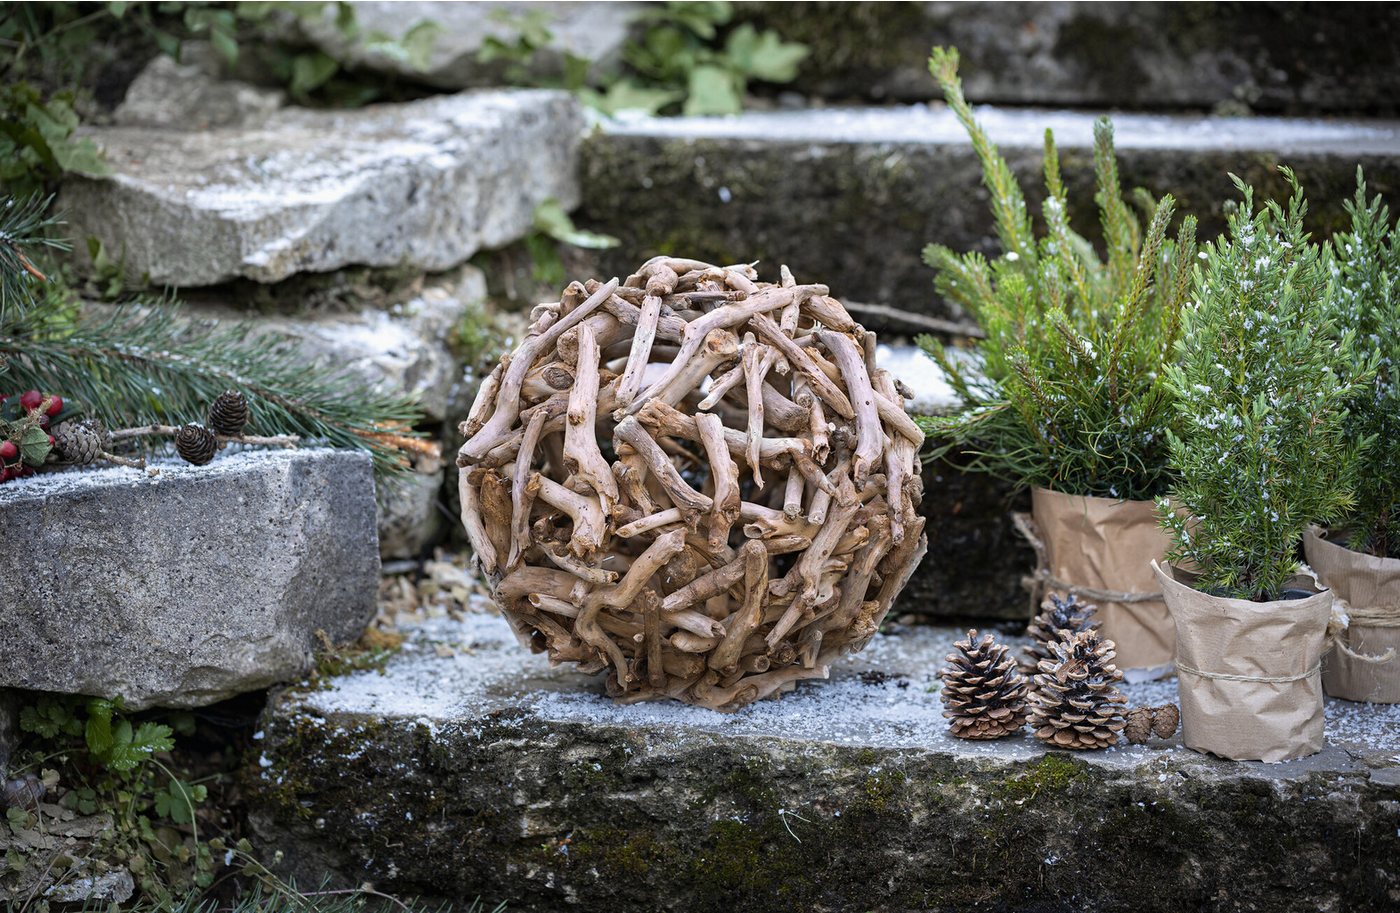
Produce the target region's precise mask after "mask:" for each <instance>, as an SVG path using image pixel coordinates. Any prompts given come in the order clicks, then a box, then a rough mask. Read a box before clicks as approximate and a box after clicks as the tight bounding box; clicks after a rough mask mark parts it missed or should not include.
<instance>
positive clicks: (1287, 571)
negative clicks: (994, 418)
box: [1158, 169, 1372, 601]
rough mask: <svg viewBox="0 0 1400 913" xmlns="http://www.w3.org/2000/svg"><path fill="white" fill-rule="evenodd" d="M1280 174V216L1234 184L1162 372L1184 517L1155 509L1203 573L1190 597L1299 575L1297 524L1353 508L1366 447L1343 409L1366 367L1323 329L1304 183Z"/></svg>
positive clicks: (1256, 588) (1185, 557) (1259, 590)
mask: <svg viewBox="0 0 1400 913" xmlns="http://www.w3.org/2000/svg"><path fill="white" fill-rule="evenodd" d="M1280 170H1281V172H1282V173H1283V175H1284V177H1285V178H1286V179H1287V180H1288V182H1289V184H1290V186H1291V187H1292V188H1293V192H1292V195H1291V196H1290V198H1289V200H1288V204H1287V207H1286V208H1285V207H1284V206H1282V205H1280V204H1279V203H1278V202H1277V201H1270V202H1269V203H1268V204H1266V205H1265V206H1263V207H1258V208H1256V206H1255V203H1254V192H1253V190H1252V189H1251V188H1250V187H1248V186H1246V185H1245V184H1244V182H1243V181H1241V180H1240V179H1239V178H1234V182H1235V186H1236V187H1238V188H1239V190H1240V192H1241V194H1243V201H1242V202H1241V203H1240V205H1239V206H1238V207H1237V208H1236V209H1235V211H1234V212H1233V213H1231V214H1230V215H1229V217H1228V231H1227V233H1226V235H1224V236H1222V237H1221V238H1219V239H1218V240H1217V241H1216V242H1215V243H1214V244H1212V245H1209V246H1208V247H1207V250H1206V254H1205V257H1206V260H1205V263H1204V265H1203V266H1202V267H1201V268H1199V269H1198V270H1197V272H1196V277H1195V283H1194V299H1193V301H1192V303H1191V305H1190V306H1189V307H1188V308H1186V311H1185V314H1184V319H1183V324H1182V334H1181V339H1180V340H1179V341H1178V343H1177V352H1178V356H1179V362H1178V363H1177V364H1174V365H1171V366H1169V367H1168V368H1167V372H1168V377H1169V382H1170V384H1171V387H1172V390H1173V392H1174V393H1175V396H1176V404H1177V412H1178V416H1179V419H1180V432H1179V433H1176V434H1173V435H1172V438H1171V451H1172V459H1173V462H1174V463H1175V464H1176V466H1177V468H1178V470H1179V472H1180V481H1179V482H1178V484H1177V486H1176V487H1175V489H1174V491H1173V495H1174V497H1175V499H1176V501H1177V502H1178V504H1179V505H1181V506H1182V507H1185V508H1186V510H1185V512H1183V513H1178V512H1177V511H1175V510H1173V509H1172V507H1171V505H1169V504H1168V502H1167V501H1166V499H1162V500H1160V501H1159V505H1158V506H1159V508H1160V512H1161V516H1162V522H1163V524H1164V525H1165V526H1166V527H1167V529H1168V530H1169V531H1170V532H1171V534H1172V537H1173V539H1174V543H1175V544H1174V547H1173V549H1172V551H1171V552H1170V553H1169V555H1168V558H1169V560H1171V561H1173V562H1175V563H1177V564H1178V565H1181V564H1186V565H1188V566H1192V567H1193V568H1194V569H1195V570H1197V571H1199V573H1200V577H1199V579H1198V581H1197V584H1196V585H1197V587H1198V588H1199V589H1201V590H1202V591H1204V592H1208V593H1212V594H1214V595H1218V596H1228V597H1234V598H1240V599H1255V600H1260V601H1268V600H1273V599H1277V598H1279V597H1280V594H1281V592H1282V591H1283V589H1284V588H1285V585H1286V583H1287V581H1288V579H1289V578H1290V577H1291V576H1293V575H1294V574H1295V573H1296V572H1297V569H1298V564H1297V560H1296V558H1295V554H1296V549H1297V545H1298V542H1299V540H1300V539H1301V537H1302V534H1303V531H1304V530H1305V529H1306V527H1307V525H1308V524H1309V523H1312V522H1320V521H1331V520H1335V519H1337V518H1339V517H1341V516H1342V515H1343V514H1344V513H1345V512H1346V511H1347V509H1348V508H1350V507H1351V506H1352V503H1353V501H1352V487H1353V484H1354V482H1355V474H1356V466H1357V457H1358V455H1359V454H1360V453H1361V452H1362V450H1363V449H1364V447H1365V446H1366V445H1367V443H1368V440H1367V439H1364V438H1361V439H1358V438H1355V437H1353V436H1352V435H1351V433H1350V431H1349V427H1348V415H1347V405H1348V402H1349V401H1350V400H1351V399H1352V397H1353V396H1354V395H1355V393H1356V390H1357V388H1358V385H1359V383H1360V382H1362V381H1364V380H1365V379H1366V377H1367V376H1368V374H1369V372H1370V371H1371V369H1372V364H1370V363H1368V362H1366V361H1365V360H1358V358H1357V356H1356V355H1355V354H1354V352H1353V350H1352V349H1353V335H1354V334H1353V332H1352V331H1351V330H1350V329H1347V330H1345V331H1338V330H1337V329H1336V328H1335V327H1334V326H1333V324H1332V320H1331V314H1330V309H1331V307H1332V303H1331V296H1332V294H1333V292H1332V285H1331V277H1330V276H1329V275H1328V273H1329V270H1328V266H1327V261H1326V259H1325V257H1324V256H1323V254H1322V252H1321V250H1320V249H1319V248H1318V247H1317V245H1315V244H1313V243H1312V242H1311V241H1310V240H1309V236H1308V234H1307V232H1305V231H1304V230H1303V218H1304V215H1305V214H1306V212H1307V203H1306V201H1305V199H1304V196H1303V192H1302V190H1301V188H1300V187H1299V186H1298V183H1297V181H1296V179H1295V178H1294V176H1293V174H1292V172H1291V171H1288V170H1287V169H1280Z"/></svg>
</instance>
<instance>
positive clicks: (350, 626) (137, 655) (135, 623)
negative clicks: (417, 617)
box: [0, 449, 379, 709]
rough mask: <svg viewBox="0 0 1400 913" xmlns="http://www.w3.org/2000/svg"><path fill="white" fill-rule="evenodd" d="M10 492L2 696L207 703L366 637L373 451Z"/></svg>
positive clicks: (45, 479)
mask: <svg viewBox="0 0 1400 913" xmlns="http://www.w3.org/2000/svg"><path fill="white" fill-rule="evenodd" d="M157 468H158V469H159V472H158V474H150V473H149V472H143V471H141V470H136V469H121V468H109V469H100V470H91V471H85V472H72V473H53V474H46V475H40V476H35V477H33V478H30V479H22V480H19V481H12V482H10V483H7V484H6V485H3V486H0V541H3V542H5V543H6V547H7V549H9V550H10V553H11V554H12V555H17V556H18V555H22V556H24V557H23V560H13V561H8V562H5V563H4V565H3V566H0V629H3V630H4V631H5V636H4V637H3V638H0V688H5V687H11V688H25V689H31V690H38V691H55V692H65V693H73V694H90V695H95V696H99V697H108V698H115V697H121V698H122V699H123V700H124V701H125V702H126V705H127V706H128V707H131V708H136V709H139V708H142V707H149V706H154V705H160V706H168V707H193V706H200V705H203V704H210V703H213V702H215V701H218V700H222V699H224V698H227V697H230V696H232V695H235V694H239V693H242V692H245V691H253V690H257V689H259V688H266V687H268V686H269V685H272V684H274V683H276V682H281V681H287V680H289V679H295V678H296V677H298V676H300V675H303V674H305V673H306V672H307V670H308V669H309V668H310V666H311V652H312V650H313V649H315V648H316V647H317V646H318V640H317V636H316V632H317V631H318V630H321V631H324V632H325V633H326V635H327V636H329V637H330V638H331V639H332V640H333V641H336V642H338V643H339V642H346V641H351V640H354V639H355V638H357V637H358V636H359V635H360V633H361V632H362V631H363V630H364V626H365V625H366V624H367V623H368V621H369V619H370V618H371V617H372V616H373V614H374V606H375V595H376V592H377V586H378V577H379V551H378V547H377V543H376V541H375V527H374V479H373V475H372V472H371V468H370V460H369V457H368V456H367V455H366V454H363V453H350V452H345V451H331V450H312V449H308V450H294V451H281V450H278V451H267V450H261V451H248V452H245V453H238V454H225V455H222V456H220V457H219V458H217V459H216V460H215V461H214V462H213V463H210V464H209V465H208V466H203V467H193V466H188V465H184V464H178V465H177V464H175V463H169V464H161V465H159V466H158V467H157Z"/></svg>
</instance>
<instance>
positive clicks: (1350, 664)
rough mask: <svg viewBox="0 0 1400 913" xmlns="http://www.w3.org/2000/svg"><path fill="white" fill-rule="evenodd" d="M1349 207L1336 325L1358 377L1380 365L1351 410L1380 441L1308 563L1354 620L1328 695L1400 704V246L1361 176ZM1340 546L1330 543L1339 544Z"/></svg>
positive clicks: (1338, 251) (1353, 424)
mask: <svg viewBox="0 0 1400 913" xmlns="http://www.w3.org/2000/svg"><path fill="white" fill-rule="evenodd" d="M1356 185H1357V186H1356V198H1355V199H1354V200H1353V201H1352V202H1350V203H1348V204H1347V211H1348V212H1349V213H1350V215H1351V231H1350V232H1346V233H1340V232H1339V233H1338V234H1337V235H1336V236H1335V237H1334V238H1333V241H1332V260H1333V264H1334V269H1333V277H1334V280H1335V294H1334V295H1333V298H1332V304H1333V308H1332V310H1333V318H1334V320H1335V322H1336V324H1337V325H1338V326H1343V327H1352V328H1354V329H1355V331H1356V345H1355V349H1354V361H1355V362H1356V365H1355V367H1354V368H1353V370H1358V369H1362V368H1364V367H1365V366H1366V363H1367V362H1368V361H1369V360H1370V359H1376V360H1377V362H1378V367H1377V370H1376V375H1375V377H1374V379H1372V380H1371V381H1370V382H1369V383H1367V384H1365V385H1364V386H1363V387H1362V388H1361V391H1360V394H1359V395H1358V396H1357V397H1356V398H1355V399H1354V400H1353V401H1352V403H1351V413H1350V418H1349V420H1348V427H1349V431H1350V434H1351V435H1352V436H1353V437H1357V438H1373V439H1374V442H1373V443H1372V445H1371V448H1370V449H1369V450H1368V451H1367V452H1366V455H1365V456H1364V457H1363V458H1362V462H1361V470H1360V472H1359V473H1358V475H1357V482H1356V503H1355V505H1354V506H1353V508H1352V510H1351V511H1350V512H1349V514H1348V515H1347V517H1346V518H1345V519H1344V520H1343V521H1342V522H1341V524H1339V528H1338V529H1337V530H1335V531H1332V532H1331V534H1330V536H1329V534H1328V533H1324V532H1323V531H1321V530H1319V529H1317V528H1313V529H1310V530H1308V532H1307V533H1306V535H1305V536H1304V539H1303V545H1304V549H1305V551H1306V553H1307V558H1308V563H1309V564H1310V565H1312V567H1313V570H1314V571H1316V572H1317V575H1318V579H1319V580H1321V581H1322V582H1323V583H1324V584H1326V585H1327V586H1328V587H1330V588H1331V589H1332V591H1333V592H1334V593H1335V595H1336V597H1337V598H1338V599H1339V600H1341V601H1342V602H1343V603H1344V604H1345V606H1344V608H1345V610H1346V614H1347V616H1348V617H1349V624H1348V627H1347V629H1346V632H1345V633H1344V634H1343V635H1341V636H1340V638H1339V639H1338V642H1337V645H1336V648H1335V649H1334V650H1332V651H1331V652H1329V653H1328V654H1327V656H1326V657H1325V658H1324V660H1323V664H1322V686H1323V688H1324V689H1326V691H1327V693H1328V694H1331V695H1334V696H1336V697H1341V698H1346V699H1347V700H1352V701H1372V702H1376V703H1388V704H1395V703H1400V661H1397V660H1396V655H1397V653H1400V374H1397V372H1400V241H1397V236H1396V234H1394V233H1393V232H1394V229H1393V227H1392V225H1391V222H1390V212H1389V209H1388V208H1387V207H1386V206H1385V205H1384V204H1383V203H1382V202H1381V198H1380V195H1379V194H1378V195H1377V196H1376V197H1375V198H1373V199H1372V200H1371V201H1370V202H1369V203H1368V202H1367V200H1366V184H1365V181H1364V179H1363V177H1362V174H1361V170H1360V169H1357V173H1356ZM1329 540H1330V541H1329Z"/></svg>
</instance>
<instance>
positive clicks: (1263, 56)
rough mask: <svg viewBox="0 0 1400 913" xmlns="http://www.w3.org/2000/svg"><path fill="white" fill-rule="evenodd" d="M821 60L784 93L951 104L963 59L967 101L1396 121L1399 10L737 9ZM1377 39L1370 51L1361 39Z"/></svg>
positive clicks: (756, 5)
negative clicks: (937, 64)
mask: <svg viewBox="0 0 1400 913" xmlns="http://www.w3.org/2000/svg"><path fill="white" fill-rule="evenodd" d="M736 6H737V7H738V19H739V20H742V21H749V22H753V23H754V24H756V25H757V26H759V27H760V28H774V29H777V30H778V31H779V32H780V33H781V34H782V35H783V37H784V38H786V39H787V40H789V41H800V42H803V43H805V44H806V45H807V46H808V47H809V48H810V49H811V54H810V55H809V56H808V58H807V60H806V61H805V63H804V64H803V66H802V68H801V71H800V73H799V75H798V78H797V80H796V81H795V82H794V83H792V84H791V85H790V86H786V87H784V88H786V89H790V90H794V91H797V92H801V93H804V94H809V95H817V96H825V97H828V98H837V99H845V100H859V99H867V100H871V101H885V102H888V101H923V100H927V99H933V98H941V95H939V93H938V89H937V86H936V85H935V83H934V81H933V80H932V79H931V78H930V77H929V74H928V68H927V66H926V64H925V62H926V61H927V60H928V53H929V48H930V47H932V46H933V45H951V46H953V47H956V48H958V50H959V51H960V52H961V54H962V57H963V61H964V65H963V68H962V70H963V79H964V80H965V82H966V88H967V93H968V97H969V98H971V99H974V100H975V101H983V102H994V103H997V104H1021V105H1068V106H1079V107H1104V106H1110V107H1116V108H1142V109H1161V108H1200V109H1210V108H1213V107H1215V106H1217V105H1231V106H1235V107H1240V106H1247V107H1248V108H1250V109H1253V110H1255V111H1269V112H1285V113H1296V114H1316V113H1326V112H1336V111H1361V112H1368V111H1369V112H1389V113H1393V112H1394V111H1395V110H1396V97H1397V91H1400V70H1397V68H1396V67H1394V66H1393V63H1394V61H1395V60H1396V58H1397V56H1400V9H1397V8H1396V7H1394V6H1390V5H1387V6H1377V5H1375V4H1365V5H1363V4H1341V5H1337V4H1334V5H1333V6H1331V7H1329V8H1328V9H1327V11H1326V12H1323V11H1322V10H1321V8H1320V7H1315V6H1309V5H1306V4H1296V3H1253V4H1248V3H1244V4H1229V3H1153V4H1141V3H1065V2H1057V3H986V2H983V3H774V2H748V3H738V4H736ZM1361 36H1364V37H1361Z"/></svg>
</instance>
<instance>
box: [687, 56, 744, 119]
mask: <svg viewBox="0 0 1400 913" xmlns="http://www.w3.org/2000/svg"><path fill="white" fill-rule="evenodd" d="M689 89H690V94H689V96H688V97H687V98H686V100H685V108H684V111H685V113H686V114H688V115H695V114H738V113H739V112H740V111H742V110H743V107H744V102H743V97H742V95H741V94H740V89H739V87H738V86H737V85H736V80H735V78H734V76H733V74H732V73H730V72H729V71H728V70H724V69H721V68H720V67H716V66H709V65H705V66H698V67H696V68H695V69H694V70H692V71H691V73H690V82H689Z"/></svg>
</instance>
